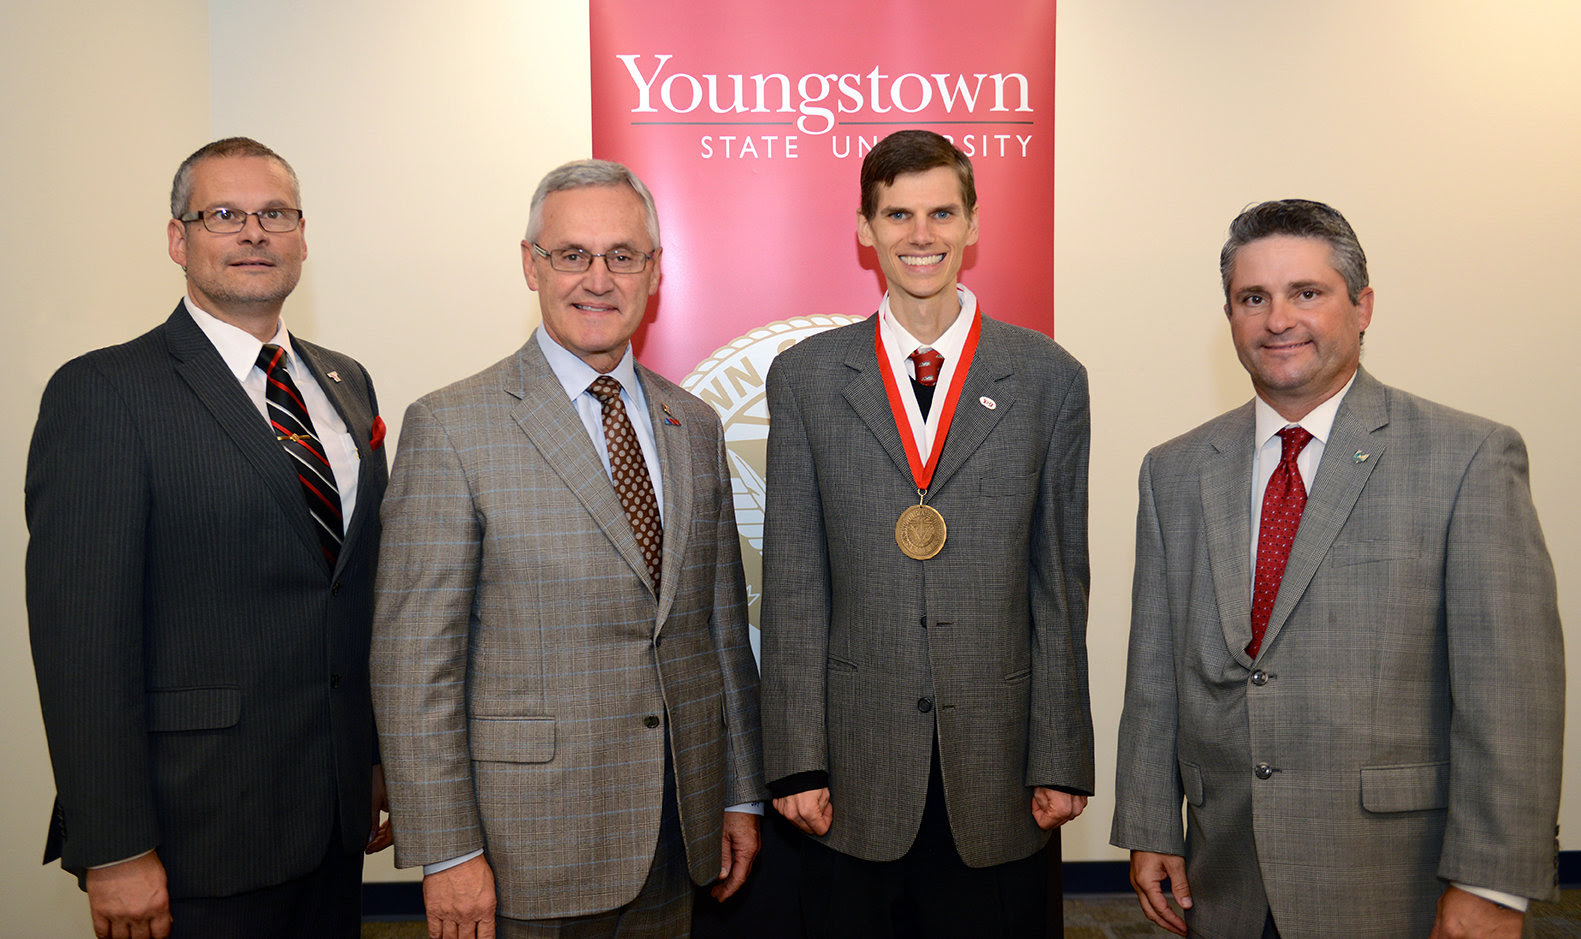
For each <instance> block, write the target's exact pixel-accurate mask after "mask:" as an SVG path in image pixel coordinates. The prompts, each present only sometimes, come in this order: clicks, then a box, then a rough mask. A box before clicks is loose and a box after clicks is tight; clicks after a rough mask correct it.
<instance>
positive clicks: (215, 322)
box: [181, 296, 297, 382]
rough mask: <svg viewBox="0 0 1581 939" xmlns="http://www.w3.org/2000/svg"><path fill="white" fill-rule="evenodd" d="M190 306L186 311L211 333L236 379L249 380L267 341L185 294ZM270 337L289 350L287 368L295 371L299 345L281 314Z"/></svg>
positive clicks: (199, 325)
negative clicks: (294, 340) (263, 341)
mask: <svg viewBox="0 0 1581 939" xmlns="http://www.w3.org/2000/svg"><path fill="white" fill-rule="evenodd" d="M181 302H182V303H183V304H184V305H185V306H186V308H187V313H188V314H190V315H191V316H192V321H193V322H195V323H197V324H198V328H199V329H201V330H203V335H205V336H207V337H209V342H211V343H213V344H214V349H215V351H217V352H219V354H220V358H221V359H223V360H224V361H225V367H226V368H228V369H230V370H231V374H233V375H235V376H236V380H237V381H242V382H244V381H246V380H247V373H248V372H251V371H252V370H253V369H254V368H255V367H256V366H257V365H258V353H259V352H260V351H262V350H263V347H264V344H263V343H261V342H259V341H258V337H257V336H254V335H253V334H252V333H250V332H248V331H247V330H245V329H242V328H241V327H239V326H233V325H231V324H230V323H227V322H225V321H224V320H222V319H220V318H219V317H217V316H215V315H214V314H212V313H209V312H207V311H206V310H204V309H202V308H201V307H199V306H198V305H197V304H196V303H193V302H192V298H191V297H190V296H189V297H185V298H183V299H182V301H181ZM269 341H270V342H271V343H273V344H274V345H277V346H279V347H280V348H282V349H284V350H285V351H286V355H287V356H288V358H287V359H286V368H287V369H288V370H291V371H293V372H295V368H294V365H295V363H296V360H297V359H296V349H295V348H293V347H292V345H291V333H290V332H289V331H288V330H287V329H286V328H285V320H284V319H283V318H282V319H281V320H280V321H279V323H278V325H276V326H275V331H274V335H273V336H272V337H270V339H269Z"/></svg>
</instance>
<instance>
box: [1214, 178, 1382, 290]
mask: <svg viewBox="0 0 1581 939" xmlns="http://www.w3.org/2000/svg"><path fill="white" fill-rule="evenodd" d="M1275 235H1291V236H1294V237H1296V238H1316V239H1319V240H1321V241H1326V242H1328V246H1329V263H1330V264H1332V265H1333V266H1334V270H1336V271H1338V272H1339V275H1340V276H1341V277H1343V278H1345V292H1346V293H1348V294H1349V295H1350V302H1351V303H1352V304H1354V303H1355V302H1356V301H1357V299H1358V298H1359V297H1360V296H1361V292H1362V291H1363V290H1365V289H1367V255H1366V253H1365V252H1363V251H1362V250H1361V242H1360V241H1358V240H1356V233H1355V232H1354V231H1352V230H1351V227H1350V223H1349V222H1347V221H1345V216H1343V215H1341V214H1339V211H1338V210H1337V209H1335V208H1333V207H1331V206H1327V205H1324V204H1323V203H1321V202H1313V201H1311V200H1309V199H1279V200H1276V201H1273V202H1263V203H1260V204H1258V205H1254V206H1252V207H1251V208H1249V209H1245V210H1243V211H1242V212H1241V214H1240V215H1237V216H1236V217H1235V221H1233V222H1231V223H1230V237H1229V240H1228V241H1226V242H1224V248H1223V249H1222V250H1220V251H1219V277H1220V279H1222V280H1223V281H1224V300H1225V302H1226V303H1228V302H1230V279H1231V278H1232V277H1233V276H1234V274H1235V255H1236V254H1237V253H1238V252H1239V251H1240V250H1241V249H1242V248H1244V247H1245V246H1246V245H1248V244H1251V243H1252V242H1254V241H1258V240H1260V239H1263V238H1271V237H1273V236H1275Z"/></svg>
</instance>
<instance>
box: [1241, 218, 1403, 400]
mask: <svg viewBox="0 0 1581 939" xmlns="http://www.w3.org/2000/svg"><path fill="white" fill-rule="evenodd" d="M1229 297H1230V300H1229V302H1228V303H1226V304H1225V306H1224V313H1225V315H1226V316H1228V317H1229V321H1230V337H1231V338H1232V339H1233V340H1234V342H1235V353H1236V355H1238V356H1239V357H1240V359H1241V364H1242V365H1244V366H1245V367H1246V371H1247V372H1249V373H1250V374H1251V376H1252V386H1253V387H1254V388H1256V389H1257V394H1258V395H1259V396H1260V397H1261V398H1262V399H1263V400H1264V401H1267V402H1268V403H1269V404H1270V405H1272V406H1273V408H1274V410H1276V411H1278V412H1279V413H1280V415H1281V416H1283V417H1284V418H1285V419H1286V420H1291V421H1295V420H1300V419H1301V418H1303V417H1305V416H1306V414H1307V412H1309V411H1311V410H1312V409H1313V408H1314V407H1317V406H1318V405H1319V404H1322V403H1323V402H1324V401H1327V400H1328V399H1329V398H1331V397H1333V396H1334V394H1335V393H1337V392H1338V391H1339V390H1340V389H1341V388H1343V387H1345V383H1346V382H1348V381H1350V377H1351V376H1352V375H1353V374H1355V372H1356V368H1357V366H1359V365H1360V364H1361V334H1362V331H1363V330H1365V329H1366V328H1367V325H1368V324H1369V323H1371V322H1372V300H1373V295H1372V288H1371V287H1367V288H1365V289H1363V290H1362V291H1361V292H1360V293H1359V294H1358V295H1357V297H1356V302H1355V303H1352V302H1351V301H1350V297H1349V295H1348V294H1347V293H1346V290H1345V278H1344V277H1342V276H1340V273H1339V272H1338V271H1337V270H1335V269H1334V265H1333V261H1332V252H1331V249H1330V248H1329V245H1328V242H1326V241H1324V240H1322V239H1320V238H1300V237H1295V236H1292V235H1274V236H1272V237H1268V238H1261V239H1259V240H1257V241H1253V242H1251V243H1249V244H1247V245H1245V246H1243V247H1242V248H1241V249H1240V250H1239V251H1238V252H1236V255H1235V262H1234V268H1233V271H1232V273H1231V276H1230V287H1229Z"/></svg>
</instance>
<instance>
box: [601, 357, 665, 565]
mask: <svg viewBox="0 0 1581 939" xmlns="http://www.w3.org/2000/svg"><path fill="white" fill-rule="evenodd" d="M587 390H588V391H591V392H592V393H593V397H595V398H597V399H598V400H599V403H600V404H602V405H603V406H604V442H605V443H607V444H608V445H609V475H610V479H611V481H613V482H614V484H615V495H617V496H619V497H620V506H621V508H623V509H625V510H626V520H627V521H629V522H631V531H632V534H634V535H636V536H637V547H639V548H641V549H642V559H643V560H644V561H647V562H648V573H649V574H650V575H652V576H653V589H654V591H655V592H657V591H658V589H659V559H660V558H661V557H662V556H663V555H664V529H663V528H662V527H661V525H660V522H659V500H658V498H657V497H655V496H654V494H653V479H652V477H650V476H649V475H648V462H647V460H645V459H643V457H642V444H641V443H640V442H639V441H638V440H637V432H636V430H634V429H633V428H632V426H631V418H629V417H627V416H626V405H625V404H624V403H622V402H621V400H620V382H618V381H616V380H615V379H613V378H610V377H609V376H608V375H600V376H598V377H597V378H595V379H594V380H593V384H591V385H589V386H588V389H587Z"/></svg>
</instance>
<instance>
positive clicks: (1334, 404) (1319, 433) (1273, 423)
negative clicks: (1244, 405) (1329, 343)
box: [1252, 369, 1360, 450]
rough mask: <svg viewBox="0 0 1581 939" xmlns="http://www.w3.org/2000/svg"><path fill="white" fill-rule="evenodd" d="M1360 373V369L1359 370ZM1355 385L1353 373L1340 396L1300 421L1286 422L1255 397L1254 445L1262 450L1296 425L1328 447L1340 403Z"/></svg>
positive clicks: (1261, 399)
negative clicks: (1255, 426)
mask: <svg viewBox="0 0 1581 939" xmlns="http://www.w3.org/2000/svg"><path fill="white" fill-rule="evenodd" d="M1359 371H1360V369H1358V370H1357V372H1359ZM1354 384H1356V374H1355V373H1352V375H1351V376H1350V381H1348V382H1346V383H1345V387H1343V388H1341V389H1340V390H1339V393H1338V394H1336V395H1332V396H1331V397H1330V398H1329V399H1328V400H1327V401H1324V402H1323V403H1322V404H1320V405H1318V406H1317V407H1315V408H1313V409H1312V410H1311V411H1308V412H1307V415H1306V417H1303V418H1301V419H1300V420H1299V421H1287V420H1285V419H1284V417H1283V416H1281V415H1280V413H1279V412H1278V411H1275V410H1274V407H1273V405H1271V404H1269V403H1268V402H1267V401H1264V400H1263V398H1262V396H1261V395H1254V396H1253V397H1252V401H1253V407H1254V408H1255V409H1256V411H1257V436H1256V437H1255V438H1254V440H1253V444H1254V445H1255V446H1256V448H1257V449H1259V450H1261V449H1262V447H1263V445H1264V444H1266V443H1267V442H1268V441H1269V439H1270V438H1271V437H1273V435H1274V434H1277V433H1279V432H1280V431H1281V430H1284V429H1285V428H1286V427H1289V426H1290V425H1291V424H1295V425H1297V426H1298V427H1302V428H1304V429H1305V430H1306V432H1307V433H1309V434H1311V435H1312V436H1313V437H1314V438H1316V439H1317V441H1318V442H1319V443H1321V444H1323V445H1324V446H1327V445H1328V438H1329V433H1330V432H1331V431H1333V429H1334V416H1335V415H1336V414H1338V413H1339V405H1340V402H1341V401H1344V400H1345V395H1347V394H1349V393H1350V386H1351V385H1354Z"/></svg>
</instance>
